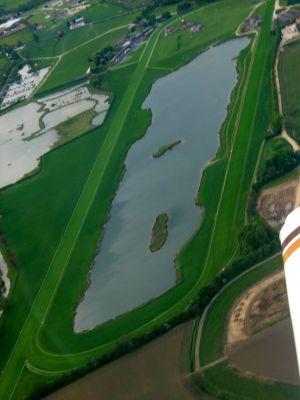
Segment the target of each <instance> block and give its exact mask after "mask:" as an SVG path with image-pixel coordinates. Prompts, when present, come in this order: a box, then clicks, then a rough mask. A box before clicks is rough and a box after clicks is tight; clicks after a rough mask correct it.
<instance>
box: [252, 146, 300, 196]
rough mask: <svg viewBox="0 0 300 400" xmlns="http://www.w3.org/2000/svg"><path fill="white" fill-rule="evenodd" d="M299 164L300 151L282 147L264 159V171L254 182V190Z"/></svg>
mask: <svg viewBox="0 0 300 400" xmlns="http://www.w3.org/2000/svg"><path fill="white" fill-rule="evenodd" d="M299 164H300V152H294V151H293V150H292V149H291V148H287V147H285V148H282V149H280V150H279V151H278V152H276V153H275V154H274V155H273V156H272V158H270V159H268V160H267V161H266V165H265V169H264V172H263V173H262V174H261V176H259V177H258V180H257V182H256V183H255V184H254V190H255V191H257V192H258V191H259V190H260V189H261V188H262V186H264V185H265V184H267V183H268V182H270V181H272V180H273V179H275V178H278V177H279V176H282V175H284V174H286V173H287V172H289V171H291V170H292V169H294V168H295V167H297V166H298V165H299Z"/></svg>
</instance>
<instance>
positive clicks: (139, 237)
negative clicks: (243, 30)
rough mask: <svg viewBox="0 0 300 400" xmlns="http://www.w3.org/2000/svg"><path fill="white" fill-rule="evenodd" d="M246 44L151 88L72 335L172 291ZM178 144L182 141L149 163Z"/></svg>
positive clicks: (222, 49) (229, 45)
mask: <svg viewBox="0 0 300 400" xmlns="http://www.w3.org/2000/svg"><path fill="white" fill-rule="evenodd" d="M248 43H249V41H248V39H246V38H239V39H234V40H231V41H229V42H226V43H224V44H222V45H219V46H217V47H213V48H210V49H209V50H208V51H206V52H205V53H203V54H201V55H200V56H198V57H197V58H196V59H194V60H193V61H192V62H191V63H189V64H187V65H186V66H184V67H182V68H181V69H179V70H178V71H176V72H173V73H171V74H170V75H168V76H165V77H163V78H161V79H159V80H158V81H157V82H155V84H154V85H153V87H152V90H151V92H150V94H149V96H148V97H147V99H146V101H145V103H144V108H151V110H152V114H153V118H152V123H151V126H150V127H149V129H148V131H147V133H146V135H145V136H144V137H143V138H142V139H141V140H139V141H138V142H136V143H135V144H134V145H133V146H132V148H131V149H130V151H129V153H128V155H127V158H126V173H125V175H124V177H123V180H122V182H121V184H120V187H119V189H118V191H117V193H116V196H115V199H114V201H113V204H112V209H111V218H110V220H109V221H108V222H107V224H106V226H105V234H104V237H103V240H102V242H101V247H100V252H99V253H98V254H97V256H96V258H95V262H94V265H93V267H92V270H91V273H90V285H89V287H88V289H87V291H86V293H85V296H84V297H83V299H82V301H81V303H80V304H79V306H78V309H77V313H76V317H75V327H74V329H75V331H77V332H78V331H82V330H86V329H91V328H93V327H94V326H95V325H98V324H101V323H103V322H105V321H107V320H110V319H112V318H116V317H117V316H118V315H120V314H123V313H125V312H127V311H130V310H132V309H134V308H136V307H138V306H140V305H142V304H144V303H145V302H147V301H149V300H150V299H153V298H155V297H157V296H159V295H160V294H162V293H163V292H165V291H166V290H168V289H169V288H170V287H172V286H173V285H175V283H176V268H175V257H176V254H177V253H178V252H179V251H180V249H181V247H182V246H183V245H184V244H185V243H187V242H188V240H189V239H190V238H191V236H192V235H193V233H194V232H195V230H196V228H197V227H198V226H199V224H200V223H201V214H202V212H203V210H201V209H200V208H199V207H197V206H196V204H195V197H196V193H197V191H198V188H199V184H200V180H201V174H202V171H203V168H204V167H205V165H206V164H207V163H208V161H209V160H210V159H212V158H213V157H214V156H215V154H216V152H217V149H218V145H219V131H220V128H221V125H222V122H223V121H224V118H225V116H226V111H227V105H228V103H229V99H230V94H231V91H232V89H233V87H234V85H235V83H236V79H237V71H236V62H235V58H236V57H237V56H238V54H239V53H240V51H241V50H242V49H243V48H245V47H246V45H247V44H248ZM177 139H181V140H182V141H183V143H182V144H181V145H179V146H177V147H175V148H174V149H173V150H171V151H168V152H167V153H165V154H164V155H163V156H162V157H160V158H156V159H153V158H152V154H153V153H154V152H155V151H156V150H157V149H158V148H159V147H160V146H163V145H165V144H167V143H170V142H172V141H174V140H177ZM165 212H166V213H168V214H169V217H170V220H169V235H168V238H167V241H166V244H165V246H164V247H163V248H162V249H161V250H160V251H158V252H156V253H151V252H150V250H149V244H150V239H151V232H152V227H153V224H154V222H155V218H156V216H157V215H158V214H160V213H165Z"/></svg>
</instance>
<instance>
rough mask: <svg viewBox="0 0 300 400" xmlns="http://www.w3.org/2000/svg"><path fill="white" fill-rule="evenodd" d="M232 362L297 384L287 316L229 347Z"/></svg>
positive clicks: (268, 376)
mask: <svg viewBox="0 0 300 400" xmlns="http://www.w3.org/2000/svg"><path fill="white" fill-rule="evenodd" d="M228 358H229V361H230V362H231V363H233V364H234V365H235V366H237V367H238V368H240V369H241V370H244V371H249V372H252V373H254V374H256V375H259V376H263V377H266V378H271V379H276V380H279V381H282V382H287V383H291V384H296V385H297V384H298V385H299V384H300V380H299V374H298V367H297V359H296V350H295V344H294V337H293V331H292V325H291V320H290V318H287V319H285V320H283V321H280V322H277V323H276V324H275V325H273V326H271V327H269V328H267V329H265V330H263V331H261V332H259V333H257V334H255V335H253V336H252V337H251V338H249V339H247V340H246V341H244V342H242V343H240V344H237V345H235V346H233V347H232V348H231V349H230V350H228Z"/></svg>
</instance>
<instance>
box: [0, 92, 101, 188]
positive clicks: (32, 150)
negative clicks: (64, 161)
mask: <svg viewBox="0 0 300 400" xmlns="http://www.w3.org/2000/svg"><path fill="white" fill-rule="evenodd" d="M108 108H109V102H108V96H107V95H105V94H91V93H90V92H89V91H88V89H87V88H86V87H80V88H78V87H77V86H76V87H75V88H73V89H69V90H68V91H62V92H57V93H56V94H55V95H52V97H51V96H50V97H44V98H42V99H39V102H38V103H36V102H32V103H29V104H27V105H25V106H21V107H18V108H16V109H14V110H12V111H9V112H7V113H5V114H2V115H0V126H1V131H0V188H2V187H4V186H7V185H10V184H12V183H15V182H17V181H18V180H20V179H21V178H22V177H23V176H24V175H26V174H28V173H30V172H31V171H33V170H34V169H35V168H36V167H37V166H38V163H39V159H40V157H41V156H42V155H43V154H45V153H47V152H48V151H49V150H51V148H53V146H54V145H55V143H56V142H57V141H58V140H59V135H58V134H57V132H56V130H55V127H56V126H57V125H59V124H61V123H62V122H65V121H67V120H68V119H69V118H72V117H74V116H76V115H78V114H81V113H83V112H85V111H87V110H90V109H94V110H95V113H97V114H98V115H96V116H95V118H94V119H93V121H92V123H93V125H101V124H102V123H103V121H104V119H105V116H106V113H107V110H108ZM42 125H44V128H43V129H42V128H41V126H42ZM33 135H34V136H33Z"/></svg>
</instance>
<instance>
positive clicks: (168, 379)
mask: <svg viewBox="0 0 300 400" xmlns="http://www.w3.org/2000/svg"><path fill="white" fill-rule="evenodd" d="M192 328H193V321H190V322H187V323H185V324H182V325H180V326H178V327H176V328H175V329H173V330H172V331H170V332H168V333H167V334H165V335H163V336H161V337H159V338H158V339H155V340H153V341H152V342H150V343H148V344H147V345H145V346H143V347H142V348H140V349H138V350H136V351H134V352H132V353H129V354H128V355H126V356H124V357H122V358H120V359H119V360H116V361H114V362H112V363H110V364H108V365H107V366H105V367H103V368H101V369H99V370H97V371H94V372H92V373H90V374H88V375H87V376H85V377H84V378H81V379H79V380H78V381H76V382H74V383H72V384H70V385H68V386H66V387H64V388H62V389H61V390H59V391H57V392H56V393H54V394H52V395H50V396H48V397H47V399H48V400H82V399H89V400H96V399H97V400H99V399H101V400H112V399H113V400H129V399H130V400H134V399H139V400H153V399H155V400H170V399H172V400H176V399H178V400H185V399H187V400H190V399H200V400H209V399H211V398H210V397H208V396H207V395H206V394H203V393H201V392H199V388H197V386H196V384H193V383H192V380H191V375H190V373H189V345H190V340H191V334H192Z"/></svg>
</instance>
